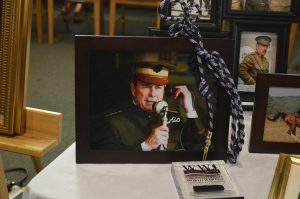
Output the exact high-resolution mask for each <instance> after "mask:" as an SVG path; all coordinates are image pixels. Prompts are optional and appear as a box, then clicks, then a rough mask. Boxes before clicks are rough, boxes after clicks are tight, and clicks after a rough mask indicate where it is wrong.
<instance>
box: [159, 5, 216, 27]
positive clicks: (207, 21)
mask: <svg viewBox="0 0 300 199" xmlns="http://www.w3.org/2000/svg"><path fill="white" fill-rule="evenodd" d="M184 2H185V3H187V4H192V3H194V4H197V5H199V8H200V13H198V10H197V8H196V7H195V6H193V7H192V8H191V9H190V15H191V16H192V18H193V19H196V17H197V16H199V20H198V21H196V22H195V25H196V26H197V27H198V28H199V30H200V31H204V32H214V31H217V32H219V31H220V24H221V20H220V2H219V1H217V0H184ZM163 12H164V14H165V15H166V16H168V17H174V18H179V19H180V18H182V19H183V15H184V13H183V10H182V6H181V4H180V3H179V2H172V3H170V5H169V6H168V7H166V8H165V9H164V10H163ZM172 23H173V22H165V21H162V22H161V27H160V29H168V28H169V26H170V25H171V24H172Z"/></svg>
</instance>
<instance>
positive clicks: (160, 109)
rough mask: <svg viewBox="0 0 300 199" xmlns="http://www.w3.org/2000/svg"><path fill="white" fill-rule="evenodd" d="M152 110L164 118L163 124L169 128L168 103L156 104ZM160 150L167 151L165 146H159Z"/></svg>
mask: <svg viewBox="0 0 300 199" xmlns="http://www.w3.org/2000/svg"><path fill="white" fill-rule="evenodd" d="M152 110H153V111H154V112H156V113H157V114H159V115H161V116H163V117H162V122H163V124H162V125H163V126H167V124H168V118H167V113H168V103H167V102H166V101H163V100H161V101H157V102H154V103H153V105H152ZM159 150H160V151H164V150H166V147H165V146H164V145H163V144H161V145H159Z"/></svg>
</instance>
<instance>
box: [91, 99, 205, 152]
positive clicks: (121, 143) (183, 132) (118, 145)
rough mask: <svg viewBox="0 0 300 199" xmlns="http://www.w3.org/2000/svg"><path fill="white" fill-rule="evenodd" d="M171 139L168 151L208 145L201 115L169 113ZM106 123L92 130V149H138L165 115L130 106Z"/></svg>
mask: <svg viewBox="0 0 300 199" xmlns="http://www.w3.org/2000/svg"><path fill="white" fill-rule="evenodd" d="M172 118H173V122H171V123H169V124H168V127H169V140H168V146H167V150H185V149H187V150H200V149H201V148H202V147H203V145H204V133H205V129H203V128H202V129H200V127H199V126H200V125H198V122H197V121H196V120H197V119H198V118H193V119H191V118H189V119H186V121H183V118H182V117H180V115H179V114H176V113H168V119H169V120H170V119H172ZM106 119H107V120H106V121H105V124H104V125H102V127H100V128H96V129H95V130H94V132H92V140H91V148H93V149H103V150H138V151H141V150H142V148H141V143H142V142H144V141H145V140H146V139H147V137H148V136H149V135H150V133H151V131H152V129H153V128H156V127H158V126H160V125H161V118H160V116H159V115H158V114H156V113H150V112H146V111H143V110H141V109H139V108H137V107H136V106H134V105H130V106H128V108H127V109H126V110H123V111H121V112H117V113H116V114H111V115H110V116H108V117H107V118H106Z"/></svg>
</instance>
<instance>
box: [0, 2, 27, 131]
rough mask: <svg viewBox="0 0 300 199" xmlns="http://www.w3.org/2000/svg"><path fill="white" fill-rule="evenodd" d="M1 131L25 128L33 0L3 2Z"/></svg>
mask: <svg viewBox="0 0 300 199" xmlns="http://www.w3.org/2000/svg"><path fill="white" fill-rule="evenodd" d="M0 9H1V12H0V28H1V30H0V133H4V134H10V135H13V134H23V133H24V132H25V96H26V88H27V73H28V64H29V50H30V37H31V18H32V0H5V1H1V2H0Z"/></svg>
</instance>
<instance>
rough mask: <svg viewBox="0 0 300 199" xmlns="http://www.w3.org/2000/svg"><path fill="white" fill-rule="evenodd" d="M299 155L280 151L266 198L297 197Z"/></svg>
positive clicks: (299, 168)
mask: <svg viewBox="0 0 300 199" xmlns="http://www.w3.org/2000/svg"><path fill="white" fill-rule="evenodd" d="M299 177H300V157H297V156H292V155H288V154H284V153H280V155H279V158H278V162H277V166H276V170H275V174H274V177H273V181H272V185H271V189H270V192H269V196H268V198H270V199H271V198H279V199H282V198H298V197H299V195H300V193H299V187H300V182H299Z"/></svg>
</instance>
